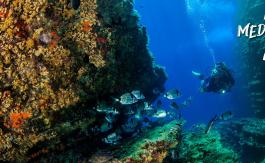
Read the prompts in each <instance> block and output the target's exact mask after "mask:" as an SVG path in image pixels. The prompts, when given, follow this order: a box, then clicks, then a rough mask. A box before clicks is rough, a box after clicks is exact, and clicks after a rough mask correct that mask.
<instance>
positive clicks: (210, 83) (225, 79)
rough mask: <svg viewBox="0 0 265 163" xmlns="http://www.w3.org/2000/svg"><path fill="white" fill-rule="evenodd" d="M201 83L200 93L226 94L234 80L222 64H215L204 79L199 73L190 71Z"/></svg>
mask: <svg viewBox="0 0 265 163" xmlns="http://www.w3.org/2000/svg"><path fill="white" fill-rule="evenodd" d="M192 74H193V75H195V76H197V77H198V78H199V79H200V80H201V81H202V82H201V91H202V92H214V93H226V92H229V91H230V90H231V88H232V86H233V85H234V84H235V80H234V78H233V76H232V74H231V72H230V70H229V69H228V68H227V67H226V65H225V64H224V63H223V62H220V63H217V64H216V65H215V66H214V68H213V69H212V71H211V75H210V76H209V77H207V78H206V79H205V78H204V76H203V75H202V74H200V73H197V72H194V71H192Z"/></svg>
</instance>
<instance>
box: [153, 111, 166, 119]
mask: <svg viewBox="0 0 265 163" xmlns="http://www.w3.org/2000/svg"><path fill="white" fill-rule="evenodd" d="M166 116H167V112H166V111H165V110H158V111H157V112H156V113H155V114H154V115H153V117H154V118H165V117H166Z"/></svg>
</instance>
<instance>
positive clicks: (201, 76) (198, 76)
mask: <svg viewBox="0 0 265 163" xmlns="http://www.w3.org/2000/svg"><path fill="white" fill-rule="evenodd" d="M191 73H192V75H194V76H195V77H197V78H198V79H200V80H203V79H204V76H203V75H202V74H201V73H199V72H195V71H191Z"/></svg>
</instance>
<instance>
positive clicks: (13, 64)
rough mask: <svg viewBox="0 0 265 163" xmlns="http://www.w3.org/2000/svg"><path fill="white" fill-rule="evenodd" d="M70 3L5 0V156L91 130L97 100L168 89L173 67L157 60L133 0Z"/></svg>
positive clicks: (1, 150) (44, 150) (0, 42)
mask: <svg viewBox="0 0 265 163" xmlns="http://www.w3.org/2000/svg"><path fill="white" fill-rule="evenodd" d="M71 4H72V3H70V1H68V0H1V1H0V161H3V160H4V161H27V160H31V159H35V158H38V156H40V155H45V154H49V152H50V151H51V150H57V152H58V151H62V150H63V149H64V148H68V147H69V146H67V144H63V143H60V141H61V140H62V139H64V138H65V137H66V136H65V135H67V136H68V137H71V136H72V135H70V136H69V134H71V133H72V132H73V131H75V132H76V131H82V132H83V133H86V134H87V135H89V134H88V133H87V132H86V130H89V129H90V128H91V125H92V126H93V123H95V122H96V119H97V120H98V119H99V118H98V117H97V114H96V113H95V112H94V111H93V110H92V108H93V107H94V106H95V105H96V103H97V101H111V100H112V97H114V96H119V95H121V94H123V93H125V92H126V91H132V90H133V89H139V90H141V91H142V92H143V93H144V94H145V95H146V99H147V100H149V101H152V100H154V99H155V98H156V95H155V94H153V91H152V90H153V89H158V90H160V91H163V89H164V87H163V84H164V82H165V80H166V75H165V73H164V71H163V69H162V68H160V67H157V66H155V64H154V63H153V58H152V57H151V55H150V53H149V51H148V49H147V36H146V31H145V28H144V27H140V26H139V25H138V16H137V15H136V13H135V11H134V10H133V2H132V1H129V0H108V1H106V0H81V2H80V6H75V7H72V6H71ZM74 8H75V9H74ZM96 117H97V118H96ZM77 135H78V134H77ZM77 135H75V136H77ZM78 136H79V137H82V136H83V135H82V136H80V135H78ZM79 137H78V138H79ZM75 139H77V138H76V137H73V141H72V142H71V143H69V142H68V145H69V144H71V145H73V144H75V143H74V141H75ZM76 144H78V143H76ZM48 146H49V147H48ZM69 148H74V147H72V146H71V147H69Z"/></svg>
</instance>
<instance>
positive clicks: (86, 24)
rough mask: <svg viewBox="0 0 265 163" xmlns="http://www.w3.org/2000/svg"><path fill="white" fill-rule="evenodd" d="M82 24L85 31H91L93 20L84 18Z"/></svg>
mask: <svg viewBox="0 0 265 163" xmlns="http://www.w3.org/2000/svg"><path fill="white" fill-rule="evenodd" d="M82 26H83V31H84V32H88V31H90V30H91V29H92V28H91V22H90V21H88V20H84V21H83V23H82Z"/></svg>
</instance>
